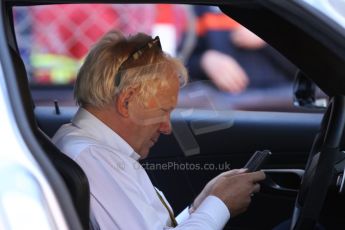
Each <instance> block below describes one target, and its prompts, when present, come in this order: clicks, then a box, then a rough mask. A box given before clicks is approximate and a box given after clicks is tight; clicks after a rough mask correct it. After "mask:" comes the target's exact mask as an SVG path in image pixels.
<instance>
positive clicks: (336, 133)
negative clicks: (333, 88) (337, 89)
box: [290, 96, 345, 230]
mask: <svg viewBox="0 0 345 230" xmlns="http://www.w3.org/2000/svg"><path fill="white" fill-rule="evenodd" d="M344 126H345V96H334V97H332V98H331V100H330V103H329V105H328V107H327V110H326V113H325V114H324V116H323V119H322V123H321V127H320V130H319V132H318V134H317V135H316V137H315V140H314V143H313V146H312V149H311V151H310V154H309V158H308V162H307V165H306V169H305V174H304V176H303V179H302V183H301V188H300V190H299V193H298V195H297V199H296V202H295V207H294V211H293V217H292V222H291V226H290V230H312V229H314V228H315V226H316V223H317V219H318V218H319V215H320V213H321V210H322V207H323V203H324V201H325V198H326V195H327V192H328V188H329V186H330V184H331V181H332V180H333V178H334V174H335V173H334V163H335V159H336V157H337V156H338V154H339V146H340V142H341V138H342V134H343V131H344Z"/></svg>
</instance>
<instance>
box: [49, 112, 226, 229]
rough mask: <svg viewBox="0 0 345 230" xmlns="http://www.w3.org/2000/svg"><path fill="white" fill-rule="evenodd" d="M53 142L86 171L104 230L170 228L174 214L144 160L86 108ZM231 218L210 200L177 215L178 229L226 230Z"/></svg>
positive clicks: (215, 200) (217, 202)
mask: <svg viewBox="0 0 345 230" xmlns="http://www.w3.org/2000/svg"><path fill="white" fill-rule="evenodd" d="M53 142H54V143H55V144H56V146H57V147H58V148H60V150H61V151H62V152H64V153H65V154H67V155H68V156H69V157H71V158H72V159H73V160H74V161H76V162H77V163H78V164H79V165H80V166H81V168H82V169H83V170H84V172H85V174H86V176H87V178H88V180H89V183H90V192H91V199H90V200H91V211H92V213H93V215H94V216H95V218H96V220H97V222H98V224H99V226H100V228H101V229H102V230H108V229H109V230H113V229H124V230H125V229H130V230H137V229H138V230H139V229H140V230H162V229H169V228H170V227H169V226H171V221H170V217H169V213H168V211H167V209H166V208H165V207H164V205H163V204H162V202H161V201H160V199H159V198H158V196H157V194H156V190H155V187H154V186H153V185H152V182H151V180H150V179H149V177H148V175H147V173H146V171H145V170H144V168H143V167H142V166H141V165H140V164H139V163H138V161H137V160H138V159H139V157H140V156H139V155H138V154H137V153H136V152H135V151H134V150H133V148H132V147H131V146H130V145H129V144H128V143H127V142H126V141H125V140H124V139H122V138H121V137H120V136H119V135H118V134H116V133H115V132H114V131H113V130H112V129H110V128H109V127H108V126H106V125H105V124H104V123H103V122H101V121H100V120H99V119H97V118H96V117H95V116H93V115H92V114H91V113H89V112H88V111H87V110H85V109H83V108H79V110H78V112H77V113H76V115H75V116H74V118H73V120H72V123H70V124H66V125H63V126H62V127H61V128H60V129H59V130H58V132H57V133H56V134H55V136H54V137H53ZM159 192H160V191H159ZM160 194H161V195H162V197H163V199H164V200H165V201H166V199H165V197H164V195H163V193H162V192H160ZM166 203H167V204H168V205H169V203H168V202H167V201H166ZM229 218H230V213H229V211H228V208H227V207H226V206H225V204H224V203H223V202H222V201H221V200H220V199H219V198H217V197H215V196H208V197H207V198H206V199H205V200H204V201H203V202H202V203H201V205H200V207H198V208H197V209H196V210H195V211H194V212H193V213H192V214H191V215H189V213H188V208H186V209H185V210H184V211H183V212H182V213H181V214H180V215H179V216H177V218H176V219H177V222H178V223H179V225H178V226H177V227H175V229H191V230H192V229H198V230H199V229H205V230H208V229H209V230H211V229H212V230H215V229H222V228H223V227H224V225H225V224H226V222H227V221H228V220H229Z"/></svg>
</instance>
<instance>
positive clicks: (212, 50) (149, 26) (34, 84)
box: [13, 4, 304, 112]
mask: <svg viewBox="0 0 345 230" xmlns="http://www.w3.org/2000/svg"><path fill="white" fill-rule="evenodd" d="M13 14H14V24H15V33H16V38H17V43H18V47H19V50H20V54H21V56H22V59H23V60H24V63H25V66H26V68H27V72H28V75H29V80H30V83H31V88H32V92H33V97H34V100H35V103H36V105H53V103H54V100H57V101H58V102H59V104H60V105H66V106H75V102H74V100H73V84H74V81H75V77H76V74H77V71H78V69H79V67H80V65H81V64H82V63H83V59H84V57H85V56H86V54H87V52H88V50H89V49H90V47H92V45H93V44H94V43H95V42H96V41H97V40H98V39H99V38H100V37H101V36H102V35H103V34H104V33H106V32H107V31H109V30H111V29H117V30H120V31H122V32H123V33H124V34H126V35H133V34H136V33H138V32H144V33H147V34H151V35H152V36H155V35H159V37H160V40H161V43H162V46H163V50H164V51H165V52H167V53H169V54H170V55H172V56H175V57H179V58H180V59H181V60H182V61H183V62H184V63H185V65H186V66H187V67H188V71H189V74H190V82H189V84H188V85H187V86H185V87H184V88H183V89H181V92H180V97H179V104H178V106H179V107H188V108H207V109H209V108H212V109H216V110H228V109H238V110H255V111H303V112H304V110H301V109H298V108H295V107H293V106H292V98H293V80H294V76H295V74H296V71H297V68H296V67H295V66H294V65H293V64H292V63H290V62H289V61H288V60H287V59H285V58H284V57H283V56H281V55H280V54H279V53H278V52H277V51H275V50H274V49H273V48H272V47H270V46H269V44H267V43H266V42H265V41H263V40H262V39H260V38H259V37H257V36H256V35H255V34H253V33H251V32H250V31H249V30H247V29H246V28H244V27H243V26H241V25H240V24H238V23H237V22H236V21H234V20H232V19H231V18H229V17H227V16H226V15H224V14H223V13H222V12H221V11H220V10H219V9H218V7H213V6H191V5H175V4H151V5H150V4H145V5H141V4H82V5H80V4H66V5H46V6H45V5H42V6H33V7H15V8H14V11H13Z"/></svg>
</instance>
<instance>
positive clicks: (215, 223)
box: [53, 31, 265, 230]
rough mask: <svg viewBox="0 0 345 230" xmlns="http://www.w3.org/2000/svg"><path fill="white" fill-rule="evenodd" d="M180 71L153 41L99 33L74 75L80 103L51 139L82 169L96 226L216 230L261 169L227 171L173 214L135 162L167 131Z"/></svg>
mask: <svg viewBox="0 0 345 230" xmlns="http://www.w3.org/2000/svg"><path fill="white" fill-rule="evenodd" d="M187 79H188V76H187V71H186V69H185V67H184V66H183V65H182V63H181V62H180V61H179V60H177V59H175V58H172V57H170V56H168V55H167V54H165V53H164V52H163V51H162V49H161V45H160V41H159V38H158V37H156V38H155V39H152V38H151V37H150V36H147V35H145V34H138V35H136V36H133V37H129V38H125V37H124V36H123V35H122V34H121V33H120V32H116V31H111V32H109V33H108V34H106V35H105V36H104V37H103V38H102V39H101V40H100V41H99V42H98V43H97V44H96V45H95V46H94V47H93V48H92V49H91V51H90V52H89V54H88V55H87V57H86V60H85V62H84V64H83V65H82V67H81V68H80V71H79V73H78V76H77V81H76V85H75V98H76V100H77V102H78V104H79V105H80V108H79V110H78V112H77V113H76V115H75V116H74V118H73V120H72V123H71V124H66V125H64V126H62V127H61V128H60V129H59V130H58V132H57V133H56V134H55V136H54V138H53V141H54V143H55V144H56V145H57V146H58V147H59V148H60V149H61V150H62V151H63V152H64V153H65V154H67V155H68V156H70V157H71V158H72V159H74V160H75V161H76V162H77V163H78V164H79V165H80V166H81V167H82V168H83V170H84V171H85V173H86V175H87V177H88V180H89V183H90V190H91V210H92V213H93V215H94V216H95V218H96V220H97V222H98V225H99V226H100V228H101V229H150V230H151V229H166V228H170V227H175V228H176V229H222V228H223V227H224V225H225V224H226V223H227V221H228V220H229V218H230V215H231V217H234V216H236V215H238V214H240V213H242V212H244V211H245V210H246V208H247V207H248V205H249V204H250V201H251V195H252V194H253V193H255V192H258V191H259V189H260V186H259V184H258V182H259V181H261V180H263V179H264V178H265V175H264V173H263V172H261V171H259V172H255V173H246V172H245V170H244V169H240V170H231V171H228V172H225V173H222V174H220V175H219V176H217V177H216V178H214V179H213V180H211V181H210V182H209V183H208V184H207V185H206V186H205V188H204V189H203V191H202V192H201V193H200V194H199V195H198V197H197V198H196V199H195V200H194V202H193V203H192V205H191V206H190V207H188V208H186V209H185V210H184V211H183V212H182V213H181V214H180V215H179V216H178V217H177V221H176V220H175V218H174V214H173V211H172V209H171V207H170V205H169V203H168V201H167V200H166V199H165V197H164V195H163V193H162V192H161V191H159V190H158V189H157V188H155V187H154V186H153V185H152V182H151V181H150V179H149V177H148V175H147V173H146V171H145V170H144V168H143V167H142V166H141V165H140V164H139V163H138V162H137V161H138V160H139V159H144V158H145V157H147V155H148V153H149V150H150V148H151V147H152V146H153V145H154V144H155V143H156V142H157V140H158V138H159V136H160V134H166V135H168V134H170V133H171V124H170V114H171V112H172V111H173V109H174V108H175V107H176V103H177V98H178V92H179V88H180V86H181V85H184V84H186V82H187Z"/></svg>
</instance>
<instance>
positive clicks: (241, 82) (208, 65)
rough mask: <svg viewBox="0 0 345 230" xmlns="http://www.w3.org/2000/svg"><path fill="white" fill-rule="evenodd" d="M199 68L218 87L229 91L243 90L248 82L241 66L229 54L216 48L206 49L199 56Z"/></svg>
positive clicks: (238, 91)
mask: <svg viewBox="0 0 345 230" xmlns="http://www.w3.org/2000/svg"><path fill="white" fill-rule="evenodd" d="M200 64H201V68H202V69H203V70H204V71H205V73H206V74H207V76H208V77H209V78H210V80H212V81H213V83H214V84H215V85H216V86H217V87H218V88H219V89H220V90H223V91H226V92H229V93H240V92H242V91H244V90H245V89H246V87H247V85H248V83H249V80H248V77H247V74H246V73H245V71H244V70H243V68H242V67H241V66H240V65H239V64H238V63H237V61H236V60H235V59H233V58H232V57H231V56H229V55H226V54H223V53H221V52H218V51H216V50H208V51H206V52H205V53H204V54H203V56H202V58H201V63H200Z"/></svg>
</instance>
